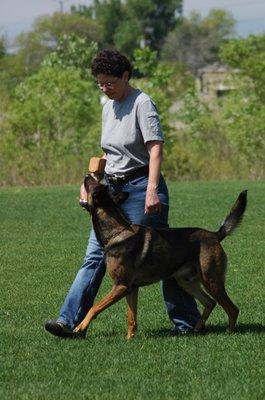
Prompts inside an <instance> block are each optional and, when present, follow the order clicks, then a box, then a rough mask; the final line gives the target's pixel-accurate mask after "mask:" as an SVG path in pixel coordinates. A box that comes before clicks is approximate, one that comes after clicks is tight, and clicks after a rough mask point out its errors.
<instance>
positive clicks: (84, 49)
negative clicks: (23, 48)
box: [43, 34, 98, 79]
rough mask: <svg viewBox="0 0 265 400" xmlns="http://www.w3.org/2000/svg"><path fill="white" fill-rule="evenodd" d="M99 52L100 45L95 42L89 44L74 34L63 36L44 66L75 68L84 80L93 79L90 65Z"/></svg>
mask: <svg viewBox="0 0 265 400" xmlns="http://www.w3.org/2000/svg"><path fill="white" fill-rule="evenodd" d="M97 51H98V45H97V43H95V42H91V43H89V42H88V41H87V40H86V39H85V38H81V37H79V36H76V35H74V34H72V35H63V36H62V37H61V38H60V39H59V42H58V46H57V47H56V50H55V51H53V52H51V53H50V54H48V56H47V57H46V58H45V60H44V61H43V66H47V67H59V68H61V69H68V68H75V69H77V70H79V72H80V75H81V77H82V78H83V79H91V72H90V65H91V62H92V59H93V58H94V56H95V55H96V53H97Z"/></svg>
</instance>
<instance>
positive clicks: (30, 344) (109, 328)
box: [0, 182, 265, 400]
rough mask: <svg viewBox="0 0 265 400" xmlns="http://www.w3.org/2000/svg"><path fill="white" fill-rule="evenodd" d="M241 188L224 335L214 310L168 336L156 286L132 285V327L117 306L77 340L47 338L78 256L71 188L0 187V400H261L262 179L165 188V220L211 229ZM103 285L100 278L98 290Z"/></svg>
mask: <svg viewBox="0 0 265 400" xmlns="http://www.w3.org/2000/svg"><path fill="white" fill-rule="evenodd" d="M245 188H248V189H249V192H248V194H249V204H248V208H247V212H246V215H245V218H244V222H243V224H242V226H241V227H240V228H239V229H238V230H237V232H236V233H235V235H234V236H232V237H229V238H227V239H226V240H225V242H224V248H225V250H226V251H227V254H228V257H229V267H228V273H227V289H228V292H229V293H230V294H231V297H232V299H233V300H234V302H235V303H236V304H237V305H238V306H239V308H240V310H241V313H240V316H239V322H238V331H237V333H235V334H228V333H226V326H227V318H226V315H225V314H224V312H223V311H222V309H221V308H220V307H216V309H215V310H214V312H213V314H212V316H211V317H210V319H209V322H208V328H209V331H208V334H206V335H204V336H186V337H179V336H172V334H171V333H170V328H171V327H170V323H169V321H168V319H167V316H166V313H165V310H164V305H163V301H162V296H161V293H160V285H159V284H156V285H153V286H149V287H145V288H142V289H141V290H140V299H139V330H138V334H137V336H136V338H135V339H134V340H133V341H130V342H127V341H126V340H125V335H126V316H125V301H123V300H122V301H120V302H119V303H118V304H116V305H114V306H113V307H111V308H110V309H108V310H106V311H105V312H104V313H103V314H101V315H100V316H99V317H98V318H97V320H95V321H94V322H93V324H92V326H91V328H90V330H89V334H88V336H87V339H86V340H84V341H71V340H61V339H59V338H56V337H52V336H50V335H49V334H47V333H46V332H45V331H44V329H43V323H44V321H45V320H46V319H48V318H53V317H56V316H57V313H58V310H59V307H60V305H61V303H62V301H63V299H64V296H65V294H66V292H67V290H68V287H69V286H70V284H71V282H72V280H73V278H74V276H75V273H76V271H77V269H78V267H79V265H80V264H81V262H82V258H83V254H84V249H85V246H86V240H87V232H88V230H89V227H90V219H89V218H88V215H87V214H86V213H85V212H83V211H82V210H81V209H80V207H79V205H78V188H77V187H73V186H67V187H52V188H23V189H22V188H21V189H20V188H13V189H11V188H10V189H1V190H0V221H1V266H0V282H1V299H0V319H1V324H0V399H1V400H6V399H8V400H13V399H16V400H17V399H18V400H20V399H23V400H26V399H31V400H37V399H39V400H50V399H51V400H52V399H56V400H61V399H67V400H68V399H69V400H71V399H93V400H94V399H95V400H96V399H126V400H130V399H194V400H213V399H214V400H219V399H220V400H223V399H228V400H230V399H238V400H245V399H249V400H250V399H253V400H255V399H260V400H261V399H264V398H265V372H264V371H265V361H264V360H265V340H264V334H265V323H264V312H265V307H264V305H265V300H264V294H265V290H264V283H265V265H264V259H265V257H264V256H265V224H264V222H265V205H264V204H265V183H261V182H260V183H254V182H252V183H246V182H243V183H242V182H230V183H199V182H196V183H175V184H171V185H170V193H171V212H170V223H171V225H172V226H202V227H205V228H209V229H211V230H216V229H217V228H218V227H219V225H220V223H221V222H222V221H223V219H224V217H225V215H226V214H227V212H228V211H229V209H230V207H231V206H232V204H233V203H234V201H235V199H236V197H237V195H238V193H239V192H240V191H241V190H243V189H245ZM110 286H111V282H110V280H109V278H108V277H106V278H105V280H104V282H103V285H102V288H101V291H100V293H99V297H101V296H102V295H103V294H104V293H106V292H107V291H108V290H109V288H110Z"/></svg>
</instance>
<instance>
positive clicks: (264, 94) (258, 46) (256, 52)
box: [220, 34, 265, 103]
mask: <svg viewBox="0 0 265 400" xmlns="http://www.w3.org/2000/svg"><path fill="white" fill-rule="evenodd" d="M220 57H221V60H222V61H223V62H225V63H227V64H228V65H230V66H231V67H234V68H239V69H240V70H241V72H242V74H244V75H245V76H248V77H249V78H250V79H251V82H252V87H253V88H254V90H255V91H256V93H257V94H258V95H259V97H260V99H261V101H262V102H263V103H265V34H263V35H256V36H255V35H250V36H249V37H247V38H246V39H233V40H230V41H229V42H228V43H225V44H224V45H223V46H222V47H221V50H220Z"/></svg>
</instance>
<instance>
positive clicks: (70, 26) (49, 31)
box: [5, 13, 101, 86]
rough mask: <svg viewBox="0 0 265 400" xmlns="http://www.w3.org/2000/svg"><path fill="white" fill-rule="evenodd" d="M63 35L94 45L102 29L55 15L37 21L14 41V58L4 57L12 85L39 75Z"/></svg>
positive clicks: (82, 20)
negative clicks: (44, 61) (41, 66)
mask: <svg viewBox="0 0 265 400" xmlns="http://www.w3.org/2000/svg"><path fill="white" fill-rule="evenodd" d="M64 35H67V36H68V35H73V36H75V37H79V38H82V39H84V40H86V42H87V43H90V42H91V41H92V42H93V41H94V42H97V41H100V38H101V29H100V26H99V25H98V23H97V22H96V21H94V20H92V19H89V18H87V17H84V16H80V15H72V14H67V13H63V14H61V13H54V14H53V15H51V16H44V17H41V18H39V19H37V20H36V22H35V23H34V25H33V28H32V30H30V31H29V32H23V33H21V34H20V35H18V37H17V38H16V40H15V43H14V44H15V47H16V48H17V49H18V50H17V52H16V54H14V55H12V56H8V55H7V56H6V57H5V58H6V60H5V71H7V74H8V77H7V78H9V81H10V82H11V84H12V83H14V85H16V84H17V83H19V82H21V81H22V80H23V79H24V78H25V77H27V76H29V75H30V74H32V73H34V72H36V71H38V68H39V67H40V64H41V63H42V61H43V60H44V58H45V57H46V55H47V54H49V53H50V52H51V51H53V50H54V49H56V47H57V45H58V43H59V40H60V38H61V37H62V36H64ZM14 85H13V86H14Z"/></svg>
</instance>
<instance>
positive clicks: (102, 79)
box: [97, 71, 130, 101]
mask: <svg viewBox="0 0 265 400" xmlns="http://www.w3.org/2000/svg"><path fill="white" fill-rule="evenodd" d="M128 77H129V74H128V72H127V71H125V72H124V73H123V75H122V77H121V78H117V77H116V76H112V75H105V74H99V75H97V84H98V87H99V88H100V89H101V90H102V92H103V93H104V94H105V95H106V96H108V98H109V99H111V100H118V101H121V100H123V99H124V98H125V97H126V96H127V94H128V92H129V88H130V86H129V81H128Z"/></svg>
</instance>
